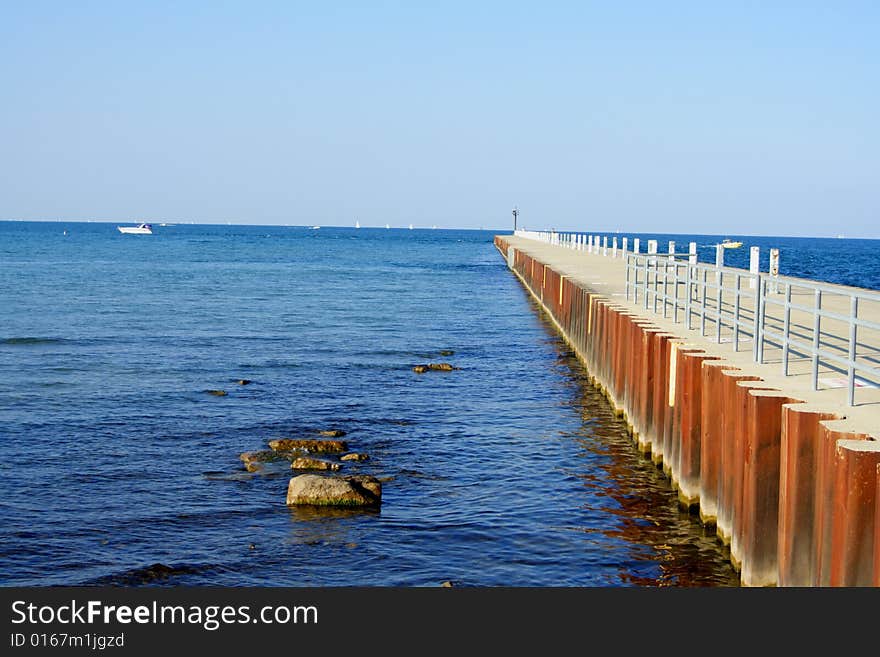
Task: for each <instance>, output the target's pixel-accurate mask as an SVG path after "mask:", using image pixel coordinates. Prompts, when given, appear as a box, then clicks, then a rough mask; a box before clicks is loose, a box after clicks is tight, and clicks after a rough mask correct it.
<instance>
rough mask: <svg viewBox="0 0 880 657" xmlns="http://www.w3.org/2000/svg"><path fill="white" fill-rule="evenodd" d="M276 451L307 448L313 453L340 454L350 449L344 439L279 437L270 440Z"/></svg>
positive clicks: (270, 445) (270, 444)
mask: <svg viewBox="0 0 880 657" xmlns="http://www.w3.org/2000/svg"><path fill="white" fill-rule="evenodd" d="M269 447H271V448H272V449H273V450H275V451H276V452H292V451H296V450H305V451H307V452H311V453H313V454H339V453H340V452H344V451H346V450H347V449H348V443H346V442H345V441H344V440H312V439H310V438H277V439H275V440H270V441H269Z"/></svg>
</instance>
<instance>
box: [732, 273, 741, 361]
mask: <svg viewBox="0 0 880 657" xmlns="http://www.w3.org/2000/svg"><path fill="white" fill-rule="evenodd" d="M741 281H742V276H741V275H740V274H737V275H736V285H735V286H734V288H733V351H734V353H736V352H737V351H739V286H740V283H741Z"/></svg>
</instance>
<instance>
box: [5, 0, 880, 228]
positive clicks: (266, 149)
mask: <svg viewBox="0 0 880 657" xmlns="http://www.w3.org/2000/svg"><path fill="white" fill-rule="evenodd" d="M0 101H2V102H0V151H2V153H3V156H2V158H0V218H2V219H68V220H74V219H94V220H106V221H123V220H137V219H149V220H154V221H166V220H169V221H172V220H173V221H194V222H197V223H225V222H227V221H231V222H232V223H252V224H297V225H303V224H305V225H311V224H319V225H327V226H329V225H349V226H350V225H353V224H354V222H355V221H356V220H358V221H360V223H361V224H362V225H365V226H366V225H384V224H385V223H390V224H392V225H395V226H404V225H407V224H409V223H412V224H414V225H415V226H431V225H437V226H441V227H464V228H480V227H484V228H492V229H495V228H498V229H509V228H510V227H511V225H512V216H511V208H512V207H513V206H514V205H516V206H517V207H518V209H519V212H520V214H519V224H520V226H523V227H526V228H534V229H541V228H550V227H553V228H555V229H557V230H583V231H589V230H594V231H601V230H621V231H626V232H658V231H659V232H668V233H693V232H697V233H717V234H725V235H727V234H754V235H773V234H778V235H815V236H823V235H832V236H833V235H837V234H846V235H847V236H849V237H880V184H878V183H880V127H878V117H880V3H876V2H847V1H841V2H815V3H813V2H806V1H805V2H784V1H780V2H769V3H768V2H730V3H711V2H709V3H707V2H675V1H670V2H553V1H545V2H534V3H518V2H455V1H449V0H444V2H436V3H405V2H383V3H374V2H350V3H349V2H320V3H318V2H308V3H306V2H295V1H291V2H204V3H201V2H141V3H125V2H106V3H105V2H78V3H68V2H40V1H34V2H23V3H14V2H8V1H4V0H0Z"/></svg>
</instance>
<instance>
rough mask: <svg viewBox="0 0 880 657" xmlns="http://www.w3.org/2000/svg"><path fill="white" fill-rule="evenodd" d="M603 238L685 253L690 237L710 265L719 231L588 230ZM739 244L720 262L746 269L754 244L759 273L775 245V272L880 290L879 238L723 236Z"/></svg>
mask: <svg viewBox="0 0 880 657" xmlns="http://www.w3.org/2000/svg"><path fill="white" fill-rule="evenodd" d="M590 234H592V235H599V237H600V239H601V238H604V237H607V238H608V245H609V247H610V246H611V244H612V240H613V239H614V238H615V237H616V238H617V240H618V245H619V246H621V247H622V241H621V240H622V238H624V237H627V238H628V239H629V243H628V248H629V249H632V240H633V238H639V239H640V240H641V243H640V247H639V248H640V251H641V252H642V253H645V252H646V251H647V245H648V240H657V250H658V252H660V253H667V252H668V248H669V242H670V241H671V242H674V243H675V244H674V248H675V251H676V253H687V252H688V245H689V243H690V242H696V244H697V259H698V261H699V262H705V263H709V264H713V265H714V264H715V245H716V244H718V243H719V242H720V241H721V239H722V238H721V237H720V236H719V235H697V234H695V235H682V234H671V233H602V232H600V233H590ZM725 238H727V239H730V240H732V241H735V242H736V241H739V242H742V246H741V247H738V248H733V249H725V250H724V265H725V266H727V267H737V268H740V269H746V270H747V269H748V268H749V260H750V248H751V247H753V246H756V247H758V249H759V265H760V270H761V271H762V272H765V273H766V272H767V271H769V267H770V250H771V249H778V250H779V275H780V276H793V277H796V278H805V279H809V280H813V281H822V282H825V283H834V284H836V285H851V286H854V287H862V288H867V289H871V290H880V252H878V248H880V240H876V239H856V238H836V237H835V238H829V237H790V236H768V235H760V236H756V235H733V234H731V235H725Z"/></svg>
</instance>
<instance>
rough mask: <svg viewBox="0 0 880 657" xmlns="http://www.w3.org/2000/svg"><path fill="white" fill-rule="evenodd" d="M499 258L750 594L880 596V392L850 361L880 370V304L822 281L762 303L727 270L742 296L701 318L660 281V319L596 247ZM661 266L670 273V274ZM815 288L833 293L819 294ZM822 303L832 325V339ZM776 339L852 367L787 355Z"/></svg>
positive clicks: (577, 241) (623, 271)
mask: <svg viewBox="0 0 880 657" xmlns="http://www.w3.org/2000/svg"><path fill="white" fill-rule="evenodd" d="M495 245H496V247H497V248H498V250H499V252H500V254H501V256H502V257H504V258H505V259H506V260H507V261H508V265H509V266H511V269H512V271H513V272H514V273H515V274H516V276H517V277H518V278H519V279H520V280H521V281H522V283H523V284H524V285H525V286H526V288H527V290H528V291H529V292H530V293H531V294H532V296H534V297H535V299H536V300H537V301H538V302H540V303H541V305H542V306H543V307H544V309H545V310H546V311H547V313H548V314H549V315H550V316H551V317H552V319H553V321H554V323H555V324H556V327H557V328H558V330H559V331H560V332H561V333H562V335H563V336H564V337H565V338H566V340H567V341H568V342H569V343H570V344H571V346H572V347H573V348H574V350H575V352H576V353H577V354H578V356H579V358H580V359H581V360H582V362H584V364H585V366H586V368H587V370H588V372H589V373H590V375H591V377H592V379H593V382H594V384H595V385H596V386H597V387H600V388H601V389H602V390H603V391H604V392H605V394H606V396H607V397H608V399H609V401H610V402H611V403H612V405H614V407H615V409H616V410H617V412H618V413H619V414H621V415H622V416H625V417H626V419H627V423H628V425H629V426H630V429H631V431H632V434H633V440H634V443H635V448H638V449H639V450H640V451H642V452H643V453H645V454H646V455H650V458H652V460H653V461H654V462H655V464H657V466H658V467H659V468H662V470H663V472H664V473H665V474H667V475H668V476H669V478H670V480H671V482H672V485H673V486H674V487H675V488H676V489H677V490H678V492H679V500H680V503H681V505H682V507H683V508H688V509H690V510H692V511H693V512H695V513H699V516H700V518H701V520H702V521H703V522H704V523H705V524H707V525H709V526H713V527H716V533H717V535H718V538H719V541H721V542H722V543H724V544H725V545H729V546H730V554H731V563H732V564H733V565H734V567H735V568H736V569H737V570H739V572H740V575H741V579H742V583H743V584H744V585H747V586H880V500H878V496H880V387H878V386H877V385H876V379H871V378H870V377H868V376H863V375H861V374H859V373H858V371H856V372H855V378H854V379H853V380H854V381H855V382H856V386H855V388H854V394H853V391H850V390H849V389H848V386H847V374H846V369H847V367H846V363H845V362H844V361H846V360H849V361H854V362H858V363H859V364H860V366H862V367H866V368H869V369H870V368H875V367H876V365H877V364H878V363H880V331H878V330H876V329H874V328H873V327H872V326H871V324H880V301H878V300H880V295H878V293H877V292H876V291H871V290H860V289H858V288H846V287H844V286H832V285H830V284H821V283H820V282H818V281H803V283H804V286H803V288H801V287H799V286H798V285H797V279H789V278H786V279H785V280H786V281H787V284H786V285H784V286H782V292H779V291H778V290H776V289H771V290H770V292H768V293H767V295H766V298H765V299H762V301H760V302H758V301H757V299H759V298H760V297H759V296H756V295H754V294H753V293H749V292H748V289H749V286H750V284H751V286H752V289H754V285H755V282H754V280H752V281H751V283H750V279H749V278H748V276H747V275H748V272H747V271H745V270H738V271H742V272H743V273H744V274H745V276H743V277H742V280H740V277H739V275H738V274H737V273H736V272H731V271H730V270H727V272H726V274H724V275H725V276H728V277H730V276H731V275H733V276H734V277H735V279H736V283H735V285H734V287H733V289H734V290H738V289H743V290H744V291H743V292H742V293H740V294H737V293H735V292H734V291H732V290H731V289H730V286H729V285H728V286H727V289H725V290H721V291H719V290H718V289H717V288H714V289H713V291H712V292H711V293H710V294H708V295H707V294H706V292H705V289H706V288H705V287H704V289H703V291H702V298H701V299H700V302H701V303H702V306H703V312H704V316H703V317H700V316H698V315H696V314H695V313H694V311H693V309H692V308H691V306H690V302H691V301H692V300H693V294H694V292H693V289H692V285H691V283H690V280H691V279H690V278H689V279H688V283H687V284H681V283H680V281H679V282H676V281H672V279H671V278H668V277H666V276H664V277H662V279H655V280H656V281H657V282H656V287H655V288H654V289H655V290H658V291H659V290H661V289H663V288H664V287H665V290H664V291H663V294H664V296H662V297H661V300H660V303H659V304H658V303H657V301H656V300H655V299H656V295H655V297H650V296H649V298H648V299H647V301H648V303H646V299H645V297H643V296H642V297H637V298H636V299H635V300H633V294H632V289H633V286H632V282H633V275H634V272H635V269H634V267H630V268H629V270H628V268H627V264H626V262H627V259H626V258H625V257H622V256H623V255H624V254H622V253H621V251H620V249H615V248H614V246H613V244H609V245H608V246H607V248H606V247H605V246H604V243H603V244H602V245H600V246H598V247H597V248H595V249H593V251H594V252H590V250H589V249H588V248H587V245H586V244H585V236H576V237H575V238H573V241H570V242H569V243H568V244H552V243H546V242H544V241H540V240H536V239H530V238H527V237H522V236H518V235H497V236H496V238H495ZM624 248H625V247H624ZM615 255H616V257H615ZM643 255H644V254H643ZM652 255H653V254H652ZM656 257H657V259H658V261H659V262H660V263H661V264H660V265H659V266H660V268H661V269H662V268H663V267H664V266H665V264H664V263H666V262H669V260H668V256H667V254H663V253H658V254H657V255H656ZM691 262H693V260H691ZM685 266H686V265H685ZM705 268H706V265H705V264H703V273H702V274H701V275H702V276H703V277H704V278H703V282H704V283H705V281H706V279H705V277H706V275H707V272H706V270H705ZM646 275H647V270H646ZM715 275H716V274H714V273H711V272H708V276H709V278H710V279H711V278H712V277H713V276H715ZM717 275H718V276H720V275H721V274H717ZM688 276H691V273H690V272H689V273H688ZM628 281H629V283H630V284H629V285H628ZM670 281H672V282H670ZM811 283H818V284H820V285H822V286H823V290H822V291H821V293H820V294H815V290H814V289H813V288H811V287H810V284H811ZM710 284H711V281H710ZM759 285H760V283H759ZM646 289H647V288H646ZM854 292H855V293H857V294H861V296H862V297H863V298H862V299H860V305H859V304H858V303H856V304H854V303H852V297H853V293H854ZM689 296H690V297H691V298H690V299H689V298H688V297H689ZM797 297H803V298H802V299H800V300H798V298H797ZM814 297H815V298H816V299H820V298H821V308H822V312H823V313H829V314H833V315H832V316H830V317H828V316H826V317H823V319H822V320H821V329H820V330H819V331H816V330H815V328H816V325H817V321H816V314H815V313H814V312H810V310H809V306H810V302H811V301H812V299H813V298H814ZM664 298H665V303H664V302H663V299H664ZM786 302H787V306H786ZM756 303H758V304H760V307H759V308H757V311H758V312H759V313H760V314H759V317H758V318H756V317H755V315H754V313H755V311H756V308H755V306H756ZM817 303H818V302H817ZM854 307H857V308H858V310H857V316H858V318H859V320H860V321H861V322H863V323H864V324H867V326H864V325H862V326H859V328H858V339H857V340H852V339H851V338H852V335H853V324H852V322H847V321H845V318H846V317H847V316H848V313H852V310H853V308H854ZM713 308H722V309H725V312H726V313H727V316H728V318H729V317H734V316H735V317H736V318H737V321H738V322H740V323H739V324H738V325H737V331H736V335H734V328H733V326H734V324H735V322H733V321H730V320H729V319H728V321H720V322H718V323H717V324H716V323H715V320H714V319H712V317H711V315H712V313H711V310H712V309H713ZM655 309H656V312H655ZM706 309H708V310H709V313H708V314H709V317H708V318H706V317H705V313H706ZM683 313H685V314H686V315H687V316H688V321H689V323H690V327H689V326H688V321H685V317H683ZM834 315H837V316H838V317H835V316H834ZM757 319H760V320H762V326H766V328H767V333H768V335H769V336H770V337H768V338H766V339H764V340H761V344H760V347H761V350H762V353H761V355H760V360H761V361H762V362H756V354H758V351H757V349H756V348H755V346H756V345H754V341H753V339H752V338H753V336H754V332H750V331H748V330H745V331H744V330H742V327H747V326H749V325H751V324H752V323H753V322H755V320H757ZM774 333H776V334H777V335H781V334H785V335H789V336H791V337H792V339H795V340H797V341H799V343H800V344H801V345H805V344H807V345H810V346H812V347H813V348H814V349H816V348H818V349H821V350H823V352H824V353H828V354H833V355H834V356H836V357H837V358H838V359H839V360H838V362H836V363H834V361H833V357H832V358H830V359H824V358H822V359H816V358H814V357H811V354H810V353H809V351H808V350H807V349H805V348H802V350H801V351H800V352H798V351H797V348H796V346H789V347H785V346H784V345H783V344H780V342H783V343H784V341H777V342H776V343H775V344H774V343H773V339H772V336H773V334H774ZM784 362H785V368H783V363H784ZM841 363H843V364H841ZM841 368H842V369H843V370H844V371H843V373H842V372H841ZM784 369H785V370H787V373H785V372H784ZM863 371H864V370H863ZM814 388H816V389H814Z"/></svg>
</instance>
